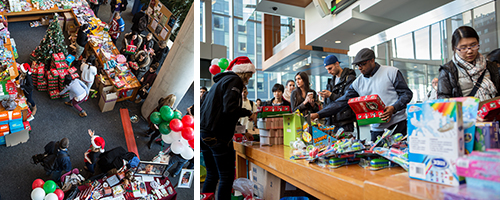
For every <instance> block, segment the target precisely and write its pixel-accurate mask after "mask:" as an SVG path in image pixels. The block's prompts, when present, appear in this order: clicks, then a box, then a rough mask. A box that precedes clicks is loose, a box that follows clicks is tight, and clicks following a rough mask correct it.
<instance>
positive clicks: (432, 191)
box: [234, 142, 448, 200]
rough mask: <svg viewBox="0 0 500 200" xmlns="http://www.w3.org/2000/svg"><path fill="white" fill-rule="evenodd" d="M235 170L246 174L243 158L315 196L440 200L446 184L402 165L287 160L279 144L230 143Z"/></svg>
mask: <svg viewBox="0 0 500 200" xmlns="http://www.w3.org/2000/svg"><path fill="white" fill-rule="evenodd" d="M234 149H235V150H236V173H237V177H238V178H241V177H243V178H245V177H246V176H247V171H248V170H247V168H246V167H247V166H246V160H248V161H251V162H253V163H254V164H256V165H257V166H259V167H262V168H263V169H265V170H266V171H267V172H269V173H271V174H273V175H275V176H277V177H279V178H281V179H283V180H284V181H286V182H288V183H290V184H292V185H294V186H296V187H298V188H300V189H302V190H304V191H305V192H307V193H309V194H311V195H312V196H315V197H316V198H318V199H391V200H392V199H442V198H443V197H442V194H441V189H443V188H446V187H448V186H445V185H441V184H434V183H430V182H425V181H420V180H415V179H411V178H409V177H408V172H406V171H405V170H404V169H403V168H400V167H395V168H388V169H383V170H379V171H370V170H365V169H363V168H361V167H360V166H359V165H350V166H344V167H340V168H337V169H328V168H323V167H320V166H318V165H317V164H312V163H309V162H307V161H305V160H291V159H289V158H290V156H291V148H290V147H288V146H283V145H273V146H271V147H269V146H262V147H261V146H258V145H254V146H245V145H243V144H241V143H237V142H234Z"/></svg>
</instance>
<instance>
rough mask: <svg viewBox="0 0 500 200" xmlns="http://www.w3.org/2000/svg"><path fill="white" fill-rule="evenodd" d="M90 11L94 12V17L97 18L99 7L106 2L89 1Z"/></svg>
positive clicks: (98, 0)
mask: <svg viewBox="0 0 500 200" xmlns="http://www.w3.org/2000/svg"><path fill="white" fill-rule="evenodd" d="M88 3H89V6H90V9H92V11H93V12H94V15H95V16H96V17H97V13H98V12H99V6H101V4H103V3H104V0H89V2H88Z"/></svg>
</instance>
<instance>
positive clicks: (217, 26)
mask: <svg viewBox="0 0 500 200" xmlns="http://www.w3.org/2000/svg"><path fill="white" fill-rule="evenodd" d="M212 21H213V22H212V27H213V28H212V43H213V44H218V45H223V46H226V47H228V48H227V54H226V57H229V47H230V45H229V26H224V25H225V24H229V17H226V16H221V15H216V14H212Z"/></svg>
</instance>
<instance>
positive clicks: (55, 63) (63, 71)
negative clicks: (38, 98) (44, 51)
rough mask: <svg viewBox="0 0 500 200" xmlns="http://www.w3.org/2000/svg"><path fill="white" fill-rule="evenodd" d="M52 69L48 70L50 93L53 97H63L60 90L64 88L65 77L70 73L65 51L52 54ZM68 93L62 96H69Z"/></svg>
mask: <svg viewBox="0 0 500 200" xmlns="http://www.w3.org/2000/svg"><path fill="white" fill-rule="evenodd" d="M50 68H51V69H50V70H49V71H47V72H46V73H47V80H48V82H49V87H48V90H49V95H50V98H51V99H58V98H61V96H59V92H60V91H62V90H63V89H64V84H63V83H64V77H65V76H66V75H67V74H69V72H68V65H67V64H66V58H65V56H64V54H63V53H57V54H52V62H51V67H50ZM67 96H68V94H66V95H64V96H62V98H64V97H67Z"/></svg>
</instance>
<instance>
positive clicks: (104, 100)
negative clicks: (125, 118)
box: [99, 86, 118, 112]
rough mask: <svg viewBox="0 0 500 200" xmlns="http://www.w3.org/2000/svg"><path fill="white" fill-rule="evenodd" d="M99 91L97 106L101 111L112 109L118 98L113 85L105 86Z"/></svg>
mask: <svg viewBox="0 0 500 200" xmlns="http://www.w3.org/2000/svg"><path fill="white" fill-rule="evenodd" d="M99 92H100V93H101V98H100V99H99V108H100V109H101V112H107V111H110V110H113V108H114V107H115V104H116V100H117V99H118V95H117V91H116V89H115V87H113V86H107V87H104V88H103V89H102V91H99Z"/></svg>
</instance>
